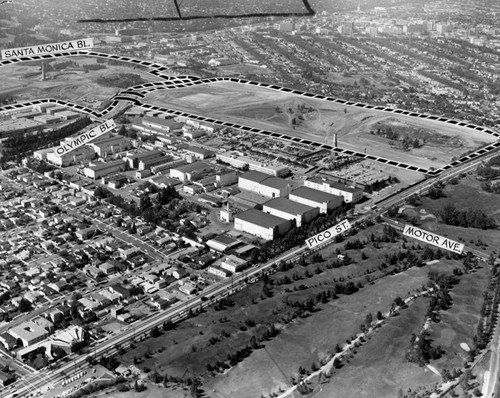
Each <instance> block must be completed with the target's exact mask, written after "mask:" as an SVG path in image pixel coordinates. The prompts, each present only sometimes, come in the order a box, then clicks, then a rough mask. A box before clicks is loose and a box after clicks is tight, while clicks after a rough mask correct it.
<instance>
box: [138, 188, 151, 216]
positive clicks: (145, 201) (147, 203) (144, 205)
mask: <svg viewBox="0 0 500 398" xmlns="http://www.w3.org/2000/svg"><path fill="white" fill-rule="evenodd" d="M139 206H140V208H141V211H143V212H144V211H146V210H148V209H150V208H151V207H152V206H153V202H152V201H151V197H150V196H149V194H146V193H145V194H142V195H141V198H140V202H139Z"/></svg>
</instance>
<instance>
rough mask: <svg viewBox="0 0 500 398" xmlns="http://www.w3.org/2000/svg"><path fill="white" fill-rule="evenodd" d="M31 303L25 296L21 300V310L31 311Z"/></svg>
mask: <svg viewBox="0 0 500 398" xmlns="http://www.w3.org/2000/svg"><path fill="white" fill-rule="evenodd" d="M32 308H33V307H32V306H31V303H30V302H29V301H28V300H26V299H25V298H24V297H23V298H22V299H21V300H20V301H19V311H21V312H29V311H31V310H32Z"/></svg>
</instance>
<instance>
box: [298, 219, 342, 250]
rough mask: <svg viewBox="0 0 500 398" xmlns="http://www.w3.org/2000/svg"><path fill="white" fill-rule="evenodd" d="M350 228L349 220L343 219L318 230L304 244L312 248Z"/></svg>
mask: <svg viewBox="0 0 500 398" xmlns="http://www.w3.org/2000/svg"><path fill="white" fill-rule="evenodd" d="M350 228H351V224H350V223H349V221H348V220H344V221H342V222H340V223H338V224H337V225H334V226H333V227H331V228H328V229H326V230H324V231H323V232H320V233H319V234H317V235H314V236H311V237H310V238H308V239H306V244H307V246H308V247H309V249H312V248H314V247H316V246H318V245H320V244H321V243H325V242H327V241H329V240H330V239H333V238H335V237H336V236H337V235H340V234H341V233H343V232H345V231H347V230H348V229H350Z"/></svg>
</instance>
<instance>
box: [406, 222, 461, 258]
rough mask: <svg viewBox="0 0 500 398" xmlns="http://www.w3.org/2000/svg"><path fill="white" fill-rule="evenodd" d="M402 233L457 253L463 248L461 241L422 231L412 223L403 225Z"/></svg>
mask: <svg viewBox="0 0 500 398" xmlns="http://www.w3.org/2000/svg"><path fill="white" fill-rule="evenodd" d="M403 235H405V236H409V237H411V238H415V239H418V240H420V241H422V242H425V243H428V244H430V245H434V246H437V247H440V248H441V249H446V250H449V251H452V252H454V253H457V254H462V251H463V250H464V245H463V243H459V242H455V241H454V240H451V239H448V238H445V237H444V236H440V235H436V234H433V233H432V232H429V231H424V230H423V229H420V228H417V227H414V226H413V225H408V224H407V225H405V228H404V230H403Z"/></svg>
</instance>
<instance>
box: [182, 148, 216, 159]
mask: <svg viewBox="0 0 500 398" xmlns="http://www.w3.org/2000/svg"><path fill="white" fill-rule="evenodd" d="M186 154H187V155H189V156H191V157H193V158H194V159H198V160H205V159H207V158H210V157H212V156H214V153H213V152H212V151H209V150H208V149H204V148H199V147H197V146H190V147H188V148H187V149H186Z"/></svg>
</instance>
